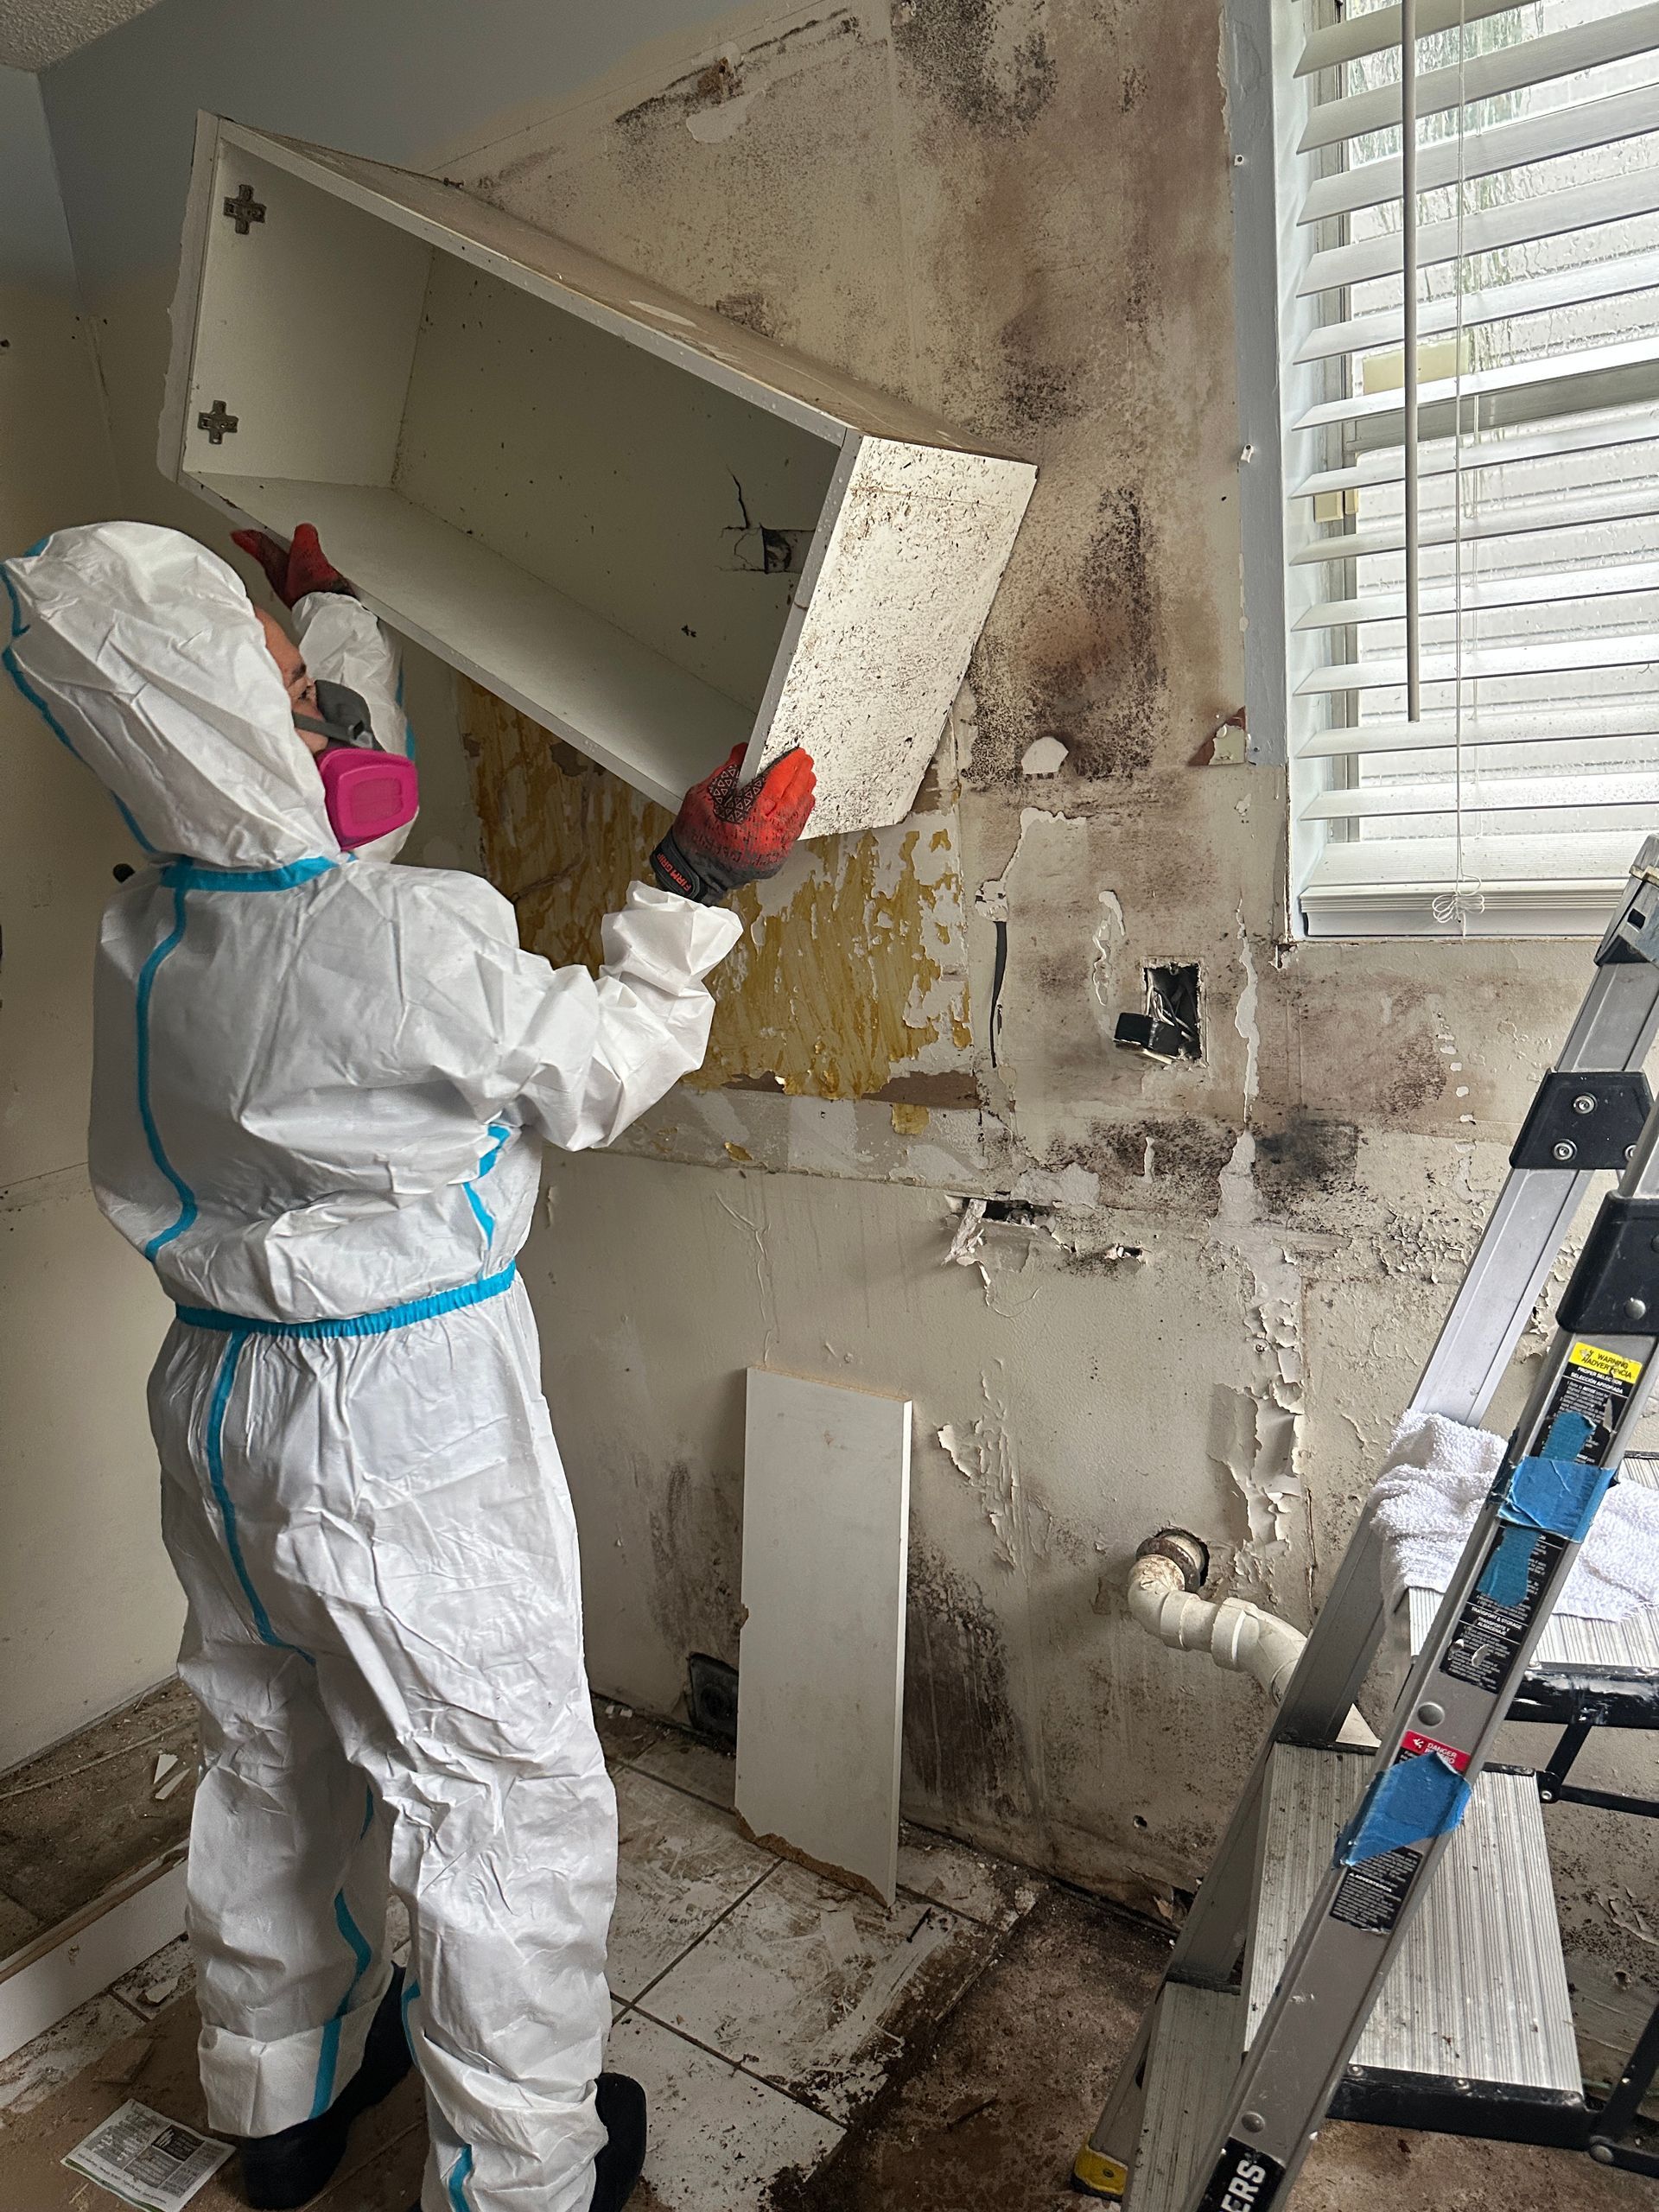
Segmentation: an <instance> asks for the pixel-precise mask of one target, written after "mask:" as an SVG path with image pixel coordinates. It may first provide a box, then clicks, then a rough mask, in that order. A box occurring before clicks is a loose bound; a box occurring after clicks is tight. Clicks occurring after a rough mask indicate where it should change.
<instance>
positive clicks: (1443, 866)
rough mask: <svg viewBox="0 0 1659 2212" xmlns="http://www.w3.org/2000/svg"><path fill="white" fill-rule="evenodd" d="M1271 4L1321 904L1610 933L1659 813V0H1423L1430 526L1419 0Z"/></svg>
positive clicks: (1297, 777)
mask: <svg viewBox="0 0 1659 2212" xmlns="http://www.w3.org/2000/svg"><path fill="white" fill-rule="evenodd" d="M1243 4H1245V5H1246V6H1248V4H1249V0H1243ZM1262 5H1263V6H1269V5H1270V6H1271V20H1270V23H1267V22H1262V23H1260V25H1259V28H1260V30H1261V39H1262V45H1263V46H1267V45H1269V44H1270V51H1271V56H1272V59H1271V63H1270V66H1269V65H1268V63H1267V62H1266V60H1265V57H1264V59H1263V66H1262V78H1261V79H1260V80H1259V81H1260V82H1262V83H1263V84H1268V85H1270V90H1271V98H1270V103H1268V101H1259V102H1258V104H1257V105H1258V107H1259V108H1264V107H1266V106H1267V105H1269V104H1270V106H1271V111H1272V118H1271V123H1270V124H1269V125H1268V126H1266V128H1265V131H1264V135H1263V136H1262V139H1261V140H1260V142H1259V143H1260V145H1261V149H1262V152H1263V155H1264V156H1266V154H1267V151H1268V149H1267V143H1266V142H1267V139H1268V137H1270V138H1271V139H1272V141H1273V142H1274V143H1273V144H1272V148H1271V167H1272V168H1273V172H1274V181H1275V186H1276V190H1275V194H1274V207H1273V211H1272V213H1273V223H1274V230H1275V232H1276V251H1275V253H1274V277H1275V284H1276V292H1275V298H1274V317H1273V320H1274V332H1273V335H1272V338H1271V340H1269V341H1268V343H1269V344H1270V346H1271V348H1272V352H1273V354H1274V359H1273V361H1272V364H1271V365H1272V367H1273V368H1274V370H1276V372H1277V379H1276V380H1277V385H1278V392H1279V398H1278V413H1279V420H1278V422H1277V423H1276V425H1274V429H1275V431H1276V437H1277V459H1278V469H1277V472H1276V474H1277V477H1278V484H1277V486H1275V490H1274V497H1275V498H1277V497H1278V496H1280V495H1281V494H1282V499H1283V511H1282V524H1281V529H1282V536H1281V539H1280V542H1279V544H1278V546H1277V547H1276V548H1275V549H1274V554H1273V560H1272V565H1273V566H1274V569H1275V570H1276V571H1277V572H1278V573H1281V574H1282V576H1283V588H1284V614H1283V624H1284V627H1283V647H1284V662H1283V668H1282V671H1281V675H1282V684H1283V696H1284V714H1285V722H1286V728H1287V743H1288V752H1289V764H1290V785H1291V804H1292V823H1291V838H1290V849H1291V892H1292V900H1293V908H1294V915H1295V919H1296V925H1297V926H1298V927H1299V928H1300V929H1301V930H1303V931H1306V933H1308V934H1310V935H1315V936H1348V937H1351V936H1370V935H1392V934H1400V933H1407V932H1410V933H1430V934H1433V933H1444V934H1456V933H1459V932H1461V933H1467V934H1476V933H1484V934H1493V935H1561V934H1578V933H1584V932H1593V931H1599V929H1600V928H1601V927H1602V925H1603V924H1604V923H1605V919H1606V917H1607V914H1608V912H1610V911H1611V906H1612V905H1613V903H1614V900H1615V899H1616V897H1617V895H1618V892H1619V890H1620V889H1621V888H1622V887H1623V885H1624V879H1625V876H1626V873H1627V870H1628V867H1629V863H1630V860H1631V858H1632V856H1633V855H1634V853H1635V851H1636V849H1637V846H1638V845H1639V843H1640V842H1641V841H1642V839H1643V836H1646V835H1648V834H1649V833H1650V832H1652V831H1655V830H1659V5H1654V4H1647V5H1643V6H1635V7H1633V6H1630V5H1629V4H1624V0H1526V3H1525V4H1523V5H1520V6H1515V5H1505V4H1503V0H1461V4H1459V0H1415V6H1414V28H1415V32H1416V36H1415V40H1414V54H1415V68H1414V85H1412V86H1411V87H1410V88H1409V90H1410V94H1411V96H1414V99H1415V105H1416V118H1417V121H1416V130H1415V134H1414V139H1415V149H1416V151H1415V159H1416V194H1415V206H1416V225H1415V239H1414V247H1415V254H1416V262H1417V276H1416V283H1415V286H1414V297H1415V301H1416V316H1417V333H1416V334H1417V344H1416V360H1417V378H1418V390H1417V394H1416V407H1415V410H1414V415H1415V421H1416V425H1417V448H1416V493H1415V506H1416V513H1415V529H1414V533H1408V486H1407V478H1408V458H1407V454H1408V435H1407V425H1408V415H1409V414H1410V413H1411V412H1412V411H1413V410H1408V407H1407V404H1406V394H1405V390H1404V387H1405V384H1406V380H1407V379H1406V368H1407V359H1406V350H1405V348H1406V332H1405V321H1406V294H1405V289H1404V282H1403V270H1404V267H1405V264H1406V262H1407V258H1408V238H1407V236H1406V232H1405V226H1404V223H1403V220H1402V207H1403V201H1402V166H1403V163H1402V127H1401V118H1402V91H1403V90H1405V89H1406V88H1404V87H1402V9H1401V7H1400V6H1399V5H1397V4H1396V5H1393V6H1388V5H1366V4H1363V0H1360V3H1358V4H1349V5H1347V6H1344V7H1342V8H1340V9H1338V8H1336V7H1333V6H1332V5H1331V4H1330V0H1262ZM1258 50H1259V49H1258ZM1233 97H1234V100H1235V103H1236V102H1237V101H1238V100H1239V98H1240V78H1239V74H1238V71H1237V67H1236V66H1235V79H1234V92H1233ZM1245 97H1246V98H1248V97H1249V95H1248V92H1246V94H1245ZM1237 128H1238V126H1237V124H1236V125H1235V130H1236V132H1237ZM1236 143H1240V142H1237V141H1236ZM1264 165H1265V162H1264ZM1256 189H1257V192H1258V194H1259V192H1260V187H1258V188H1256ZM1239 213H1240V223H1241V234H1240V243H1241V257H1242V258H1241V297H1242V296H1243V289H1244V284H1245V281H1246V278H1247V277H1248V266H1249V264H1248V257H1247V240H1246V237H1245V232H1244V225H1245V222H1246V213H1247V210H1246V199H1245V197H1243V196H1242V197H1241V200H1240V203H1239ZM1255 220H1256V222H1257V224H1258V232H1257V235H1258V238H1260V236H1261V235H1262V233H1261V232H1260V229H1259V226H1260V221H1261V216H1260V213H1259V207H1258V213H1257V215H1256V217H1255ZM1248 328H1249V312H1244V313H1242V319H1241V347H1242V349H1243V351H1244V355H1245V359H1244V369H1245V378H1246V382H1247V384H1248V381H1249V375H1250V366H1251V365H1250V361H1249V348H1248V345H1247V338H1248ZM1258 367H1259V364H1258ZM1247 402H1248V394H1247ZM1246 411H1247V419H1248V416H1249V407H1248V404H1247V410H1246ZM1262 496H1263V494H1262V493H1261V491H1260V490H1259V489H1258V491H1257V492H1256V493H1255V497H1256V498H1257V499H1258V501H1259V500H1260V499H1262ZM1246 522H1247V561H1246V582H1247V589H1248V588H1249V586H1250V559H1251V554H1250V541H1249V537H1248V529H1249V510H1248V506H1247V514H1246ZM1408 534H1411V535H1414V548H1411V547H1408ZM1259 543H1260V541H1258V550H1259ZM1412 550H1414V556H1415V569H1416V583H1415V592H1416V600H1417V607H1418V620H1417V626H1416V627H1417V635H1416V639H1415V648H1416V657H1417V665H1418V670H1419V674H1420V690H1419V697H1418V706H1419V714H1420V718H1419V719H1413V718H1412V717H1411V713H1410V702H1409V701H1408V684H1407V676H1408V634H1407V632H1408V624H1407V619H1406V617H1407V600H1408V552H1410V551H1412ZM1251 611H1252V616H1253V626H1254V624H1255V619H1256V618H1259V616H1260V614H1261V612H1262V610H1261V608H1260V606H1259V603H1258V605H1256V606H1255V607H1252V610H1251ZM1257 634H1258V635H1260V631H1259V629H1258V632H1257Z"/></svg>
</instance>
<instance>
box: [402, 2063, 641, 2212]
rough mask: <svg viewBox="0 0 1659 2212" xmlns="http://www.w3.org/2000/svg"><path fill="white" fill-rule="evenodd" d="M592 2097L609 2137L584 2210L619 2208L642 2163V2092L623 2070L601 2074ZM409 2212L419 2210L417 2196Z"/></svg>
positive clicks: (619, 2211) (597, 2162) (610, 2211)
mask: <svg viewBox="0 0 1659 2212" xmlns="http://www.w3.org/2000/svg"><path fill="white" fill-rule="evenodd" d="M594 2101H595V2103H596V2104H597V2105H598V2107H599V2116H600V2118H601V2120H603V2121H604V2123H605V2126H606V2131H607V2134H608V2135H609V2138H610V2140H609V2141H608V2142H607V2144H606V2145H605V2148H604V2149H603V2150H602V2151H601V2152H600V2154H599V2156H598V2158H595V2159H594V2195H593V2202H592V2203H591V2205H590V2206H589V2208H588V2212H622V2207H623V2206H624V2205H625V2204H626V2202H627V2201H628V2199H629V2198H630V2197H631V2196H632V2195H633V2192H634V2190H635V2189H636V2187H637V2186H638V2185H639V2177H640V2175H641V2173H643V2172H644V2171H645V2091H644V2090H643V2089H642V2088H640V2086H639V2083H638V2082H636V2081H634V2080H632V2077H631V2076H630V2075H626V2074H601V2075H600V2077H599V2083H598V2088H597V2092H596V2094H595V2097H594ZM409 2212H421V2204H420V2199H419V2198H418V2197H417V2198H416V2201H415V2202H414V2203H413V2204H411V2205H410V2208H409Z"/></svg>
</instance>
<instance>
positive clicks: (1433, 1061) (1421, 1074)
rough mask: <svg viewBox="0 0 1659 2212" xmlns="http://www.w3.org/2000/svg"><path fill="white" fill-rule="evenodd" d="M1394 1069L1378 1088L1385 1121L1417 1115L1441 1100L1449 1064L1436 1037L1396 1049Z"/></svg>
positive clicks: (1379, 1105)
mask: <svg viewBox="0 0 1659 2212" xmlns="http://www.w3.org/2000/svg"><path fill="white" fill-rule="evenodd" d="M1390 1057H1391V1058H1392V1060H1393V1063H1394V1065H1393V1067H1392V1070H1391V1071H1390V1072H1389V1075H1388V1076H1387V1077H1385V1078H1384V1080H1383V1083H1382V1084H1380V1085H1379V1086H1378V1090H1377V1094H1376V1103H1377V1110H1378V1112H1379V1114H1380V1115H1381V1116H1383V1119H1384V1120H1389V1121H1391V1120H1393V1119H1395V1117H1396V1116H1404V1115H1407V1114H1411V1113H1414V1112H1415V1111H1416V1109H1418V1108H1419V1107H1420V1106H1427V1104H1429V1103H1430V1102H1431V1101H1432V1100H1433V1099H1436V1098H1438V1097H1439V1096H1440V1093H1441V1092H1442V1091H1443V1090H1445V1089H1446V1083H1447V1080H1448V1077H1449V1074H1450V1071H1449V1070H1448V1068H1447V1066H1446V1060H1445V1058H1444V1057H1443V1056H1442V1054H1441V1052H1440V1048H1439V1046H1437V1045H1436V1044H1435V1042H1434V1039H1433V1038H1432V1037H1426V1036H1418V1037H1414V1038H1410V1039H1407V1040H1406V1041H1405V1042H1404V1043H1402V1044H1398V1045H1394V1046H1392V1050H1391V1054H1390Z"/></svg>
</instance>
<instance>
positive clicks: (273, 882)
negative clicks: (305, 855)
mask: <svg viewBox="0 0 1659 2212" xmlns="http://www.w3.org/2000/svg"><path fill="white" fill-rule="evenodd" d="M339 866H340V862H339V861H332V860H329V859H328V858H327V856H326V855H323V854H319V855H317V856H316V858H315V860H308V861H292V862H290V863H289V866H288V867H287V868H197V867H195V866H194V864H193V863H192V862H191V861H170V862H169V863H168V866H167V867H166V868H163V869H162V882H163V883H168V884H171V885H172V886H173V887H174V888H175V890H178V891H292V890H293V889H294V887H296V884H301V883H309V882H310V881H311V880H313V878H314V877H315V876H319V875H326V874H327V873H328V871H329V869H330V868H338V867H339Z"/></svg>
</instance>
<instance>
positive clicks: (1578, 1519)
mask: <svg viewBox="0 0 1659 2212" xmlns="http://www.w3.org/2000/svg"><path fill="white" fill-rule="evenodd" d="M1612 1482H1613V1477H1612V1471H1611V1469H1610V1468H1606V1467H1589V1466H1586V1465H1585V1463H1584V1462H1583V1460H1582V1459H1523V1460H1522V1462H1521V1464H1520V1465H1519V1466H1518V1467H1517V1468H1516V1471H1515V1472H1514V1474H1513V1475H1512V1476H1511V1477H1510V1495H1509V1497H1508V1499H1507V1500H1506V1501H1505V1503H1504V1505H1503V1509H1502V1510H1503V1518H1504V1520H1505V1521H1510V1522H1515V1523H1516V1525H1517V1526H1519V1527H1521V1528H1522V1529H1543V1530H1544V1531H1545V1532H1546V1533H1547V1534H1548V1535H1552V1536H1565V1537H1566V1538H1567V1541H1568V1542H1569V1543H1573V1544H1581V1543H1582V1542H1583V1541H1584V1540H1585V1537H1586V1535H1588V1534H1589V1530H1590V1523H1591V1522H1592V1521H1593V1520H1594V1519H1595V1517H1596V1510H1597V1508H1598V1507H1599V1505H1600V1503H1601V1501H1602V1499H1603V1498H1604V1497H1606V1495H1607V1493H1608V1491H1610V1490H1611V1487H1612Z"/></svg>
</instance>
